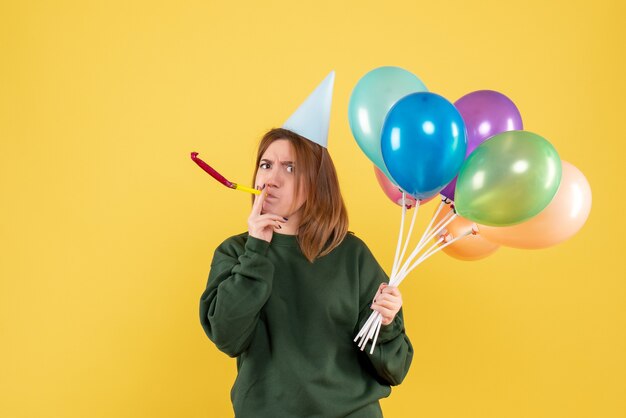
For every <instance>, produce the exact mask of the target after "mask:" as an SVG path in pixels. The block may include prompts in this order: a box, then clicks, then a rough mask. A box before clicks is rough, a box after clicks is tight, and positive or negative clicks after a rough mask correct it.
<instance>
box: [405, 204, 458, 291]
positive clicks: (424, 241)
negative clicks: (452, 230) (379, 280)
mask: <svg viewBox="0 0 626 418" xmlns="http://www.w3.org/2000/svg"><path fill="white" fill-rule="evenodd" d="M455 217H456V213H454V212H450V213H448V214H446V216H445V217H444V219H442V221H441V222H439V224H437V226H436V227H435V228H433V229H432V233H431V234H430V235H428V237H427V238H426V239H422V240H421V243H420V244H418V246H417V247H415V250H413V252H412V253H411V255H410V256H409V258H408V259H407V260H406V261H405V262H404V264H403V265H402V268H401V269H400V272H399V273H398V274H397V275H396V276H401V275H403V274H404V273H405V272H406V269H407V268H408V266H410V265H411V262H412V261H413V260H414V259H415V257H416V256H417V254H418V253H419V252H420V251H422V250H423V249H424V247H425V246H426V244H427V243H428V241H430V240H431V239H432V238H434V237H435V235H437V234H438V233H439V232H441V231H442V230H443V229H444V228H445V227H446V226H448V224H449V223H450V222H452V221H453V220H454V218H455ZM442 222H443V225H442ZM394 278H395V277H394ZM394 286H395V284H394Z"/></svg>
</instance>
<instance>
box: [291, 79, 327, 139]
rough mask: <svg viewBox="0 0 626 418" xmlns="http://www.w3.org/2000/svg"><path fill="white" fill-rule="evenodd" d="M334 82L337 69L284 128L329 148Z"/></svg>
mask: <svg viewBox="0 0 626 418" xmlns="http://www.w3.org/2000/svg"><path fill="white" fill-rule="evenodd" d="M334 84H335V71H334V70H333V71H331V72H330V74H328V75H327V76H326V78H325V79H324V81H322V82H321V83H320V85H319V86H317V88H316V89H315V90H314V91H313V93H311V94H310V95H309V97H307V99H306V100H305V101H304V102H303V103H302V104H301V105H300V107H299V108H298V109H297V110H296V111H295V112H294V113H293V114H292V115H291V116H290V117H289V119H287V122H285V123H284V124H283V128H285V129H289V130H290V131H293V132H295V133H297V134H298V135H301V136H303V137H305V138H306V139H308V140H310V141H313V142H315V143H316V144H319V145H321V146H323V147H324V148H327V147H328V128H329V125H330V105H331V103H332V99H333V86H334Z"/></svg>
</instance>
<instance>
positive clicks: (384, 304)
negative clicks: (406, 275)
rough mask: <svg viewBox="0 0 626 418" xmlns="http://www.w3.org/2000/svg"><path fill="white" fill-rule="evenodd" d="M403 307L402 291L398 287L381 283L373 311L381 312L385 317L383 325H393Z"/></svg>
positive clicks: (373, 304)
mask: <svg viewBox="0 0 626 418" xmlns="http://www.w3.org/2000/svg"><path fill="white" fill-rule="evenodd" d="M401 306H402V294H401V293H400V290H399V289H398V288H397V287H394V286H389V285H388V284H387V283H381V285H380V286H379V287H378V292H376V296H374V302H373V303H372V309H373V310H375V311H377V312H380V314H381V315H382V317H383V321H382V324H383V325H389V324H391V323H392V322H393V319H394V318H395V317H396V314H397V313H398V312H399V311H400V307H401Z"/></svg>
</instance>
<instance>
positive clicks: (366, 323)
mask: <svg viewBox="0 0 626 418" xmlns="http://www.w3.org/2000/svg"><path fill="white" fill-rule="evenodd" d="M375 314H376V311H372V313H371V314H370V317H369V318H368V319H367V321H366V322H365V324H363V326H362V327H361V330H360V331H359V333H358V334H357V336H356V337H355V338H354V341H356V340H358V339H359V338H361V336H363V335H364V334H365V333H367V330H368V329H369V326H370V324H371V323H372V321H373V320H374V316H376V315H375Z"/></svg>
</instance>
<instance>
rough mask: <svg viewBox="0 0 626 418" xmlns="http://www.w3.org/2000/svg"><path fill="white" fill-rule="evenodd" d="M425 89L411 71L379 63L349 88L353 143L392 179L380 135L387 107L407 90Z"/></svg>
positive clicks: (417, 90)
mask: <svg viewBox="0 0 626 418" xmlns="http://www.w3.org/2000/svg"><path fill="white" fill-rule="evenodd" d="M424 91H428V90H427V89H426V86H425V85H424V83H422V81H421V80H420V79H419V78H417V77H416V76H415V75H414V74H412V73H410V72H409V71H407V70H404V69H402V68H400V67H379V68H376V69H374V70H372V71H370V72H368V73H367V74H365V75H364V76H363V77H362V78H361V79H360V80H359V82H358V83H357V85H356V86H355V87H354V90H352V95H351V96H350V104H349V105H348V121H349V122H350V129H351V130H352V135H353V136H354V139H356V142H357V144H358V145H359V147H360V148H361V150H362V151H363V152H364V153H365V155H366V156H367V158H369V159H370V160H371V161H372V162H373V163H374V164H376V166H377V167H378V168H379V169H380V170H381V171H382V172H383V173H384V174H385V175H386V176H387V178H389V180H391V181H394V179H393V178H392V175H391V174H390V173H389V171H388V170H387V167H386V166H385V162H384V161H383V156H382V151H381V148H380V135H381V131H382V127H383V123H384V121H385V116H387V112H389V109H391V107H392V106H393V105H394V104H395V103H396V102H397V101H398V100H400V99H401V98H402V97H404V96H406V95H407V94H410V93H415V92H424Z"/></svg>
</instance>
